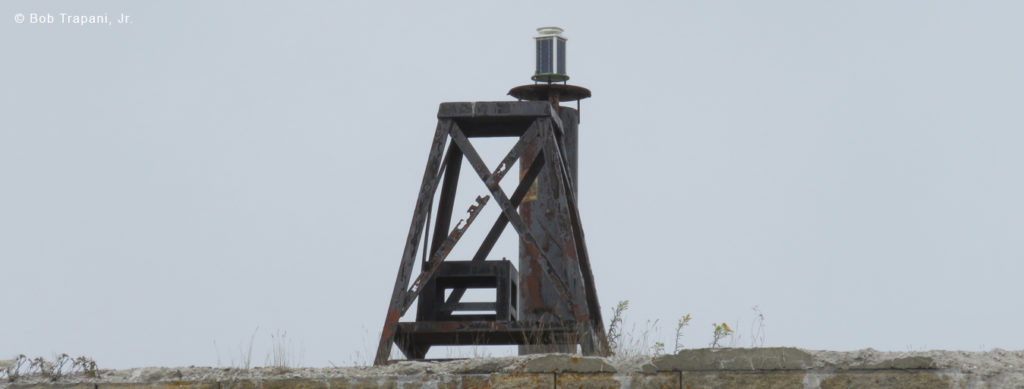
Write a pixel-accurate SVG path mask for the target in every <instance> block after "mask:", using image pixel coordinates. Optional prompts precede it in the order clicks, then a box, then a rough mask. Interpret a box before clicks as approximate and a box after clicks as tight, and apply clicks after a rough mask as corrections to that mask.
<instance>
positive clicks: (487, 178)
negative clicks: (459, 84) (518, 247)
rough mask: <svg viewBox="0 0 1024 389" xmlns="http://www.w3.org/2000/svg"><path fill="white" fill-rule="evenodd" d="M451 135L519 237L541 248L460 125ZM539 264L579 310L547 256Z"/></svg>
mask: <svg viewBox="0 0 1024 389" xmlns="http://www.w3.org/2000/svg"><path fill="white" fill-rule="evenodd" d="M450 135H451V137H452V141H454V142H455V144H456V145H458V146H459V148H460V149H462V152H463V154H465V156H466V159H467V160H469V163H470V165H472V166H473V169H474V170H476V173H477V175H478V176H480V179H481V180H483V181H484V184H485V185H486V186H487V189H488V190H490V191H491V195H493V196H494V200H495V201H497V202H498V205H499V206H501V211H502V213H503V214H504V215H505V217H507V218H508V219H509V223H511V224H512V227H513V228H515V229H516V232H518V233H519V236H520V237H522V238H523V240H524V241H526V243H527V244H530V245H533V246H534V247H539V246H538V245H537V240H536V239H535V238H534V236H533V234H532V233H530V230H529V229H528V228H526V223H524V222H523V219H522V218H521V217H519V213H517V212H516V209H515V207H514V206H513V205H512V202H511V201H509V199H508V196H506V195H505V191H504V190H502V189H501V186H499V185H498V182H497V181H495V180H494V176H492V175H491V173H490V171H489V170H488V169H487V164H485V163H484V161H483V160H482V159H481V158H480V154H477V152H476V149H475V148H474V147H473V145H472V144H471V143H469V139H467V138H466V135H465V134H463V133H462V130H461V129H459V125H458V124H455V123H452V128H451V131H450ZM538 263H539V264H540V266H541V268H542V269H543V270H544V272H545V273H547V275H548V276H549V277H550V278H551V281H552V282H551V284H552V285H553V286H554V287H555V290H556V291H557V292H558V294H559V295H561V296H562V299H563V300H565V301H569V302H570V305H572V306H573V307H574V310H575V309H576V308H577V307H576V304H574V303H572V300H571V299H570V298H569V293H568V288H567V287H566V284H565V281H564V280H562V277H561V276H560V275H559V274H558V273H557V272H555V271H554V268H553V267H552V266H551V261H549V260H548V258H547V257H546V256H542V257H541V260H540V261H539V262H538Z"/></svg>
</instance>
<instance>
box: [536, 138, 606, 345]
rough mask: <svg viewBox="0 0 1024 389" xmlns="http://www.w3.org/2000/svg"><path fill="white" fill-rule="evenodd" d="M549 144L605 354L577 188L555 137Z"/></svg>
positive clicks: (589, 306)
mask: <svg viewBox="0 0 1024 389" xmlns="http://www.w3.org/2000/svg"><path fill="white" fill-rule="evenodd" d="M548 144H549V145H551V147H552V148H554V149H555V152H554V153H552V154H554V155H555V158H554V163H555V164H556V165H557V166H558V167H559V168H560V169H557V170H560V173H561V172H565V174H559V175H560V181H561V183H562V186H563V188H564V193H565V195H566V196H565V199H566V201H567V205H568V209H569V217H570V221H569V224H570V226H571V227H572V234H573V240H574V241H575V246H576V250H577V253H576V257H577V259H578V260H579V267H580V273H581V274H582V276H583V285H584V288H585V290H586V300H587V308H588V310H589V311H590V315H591V323H592V325H593V327H594V332H595V335H596V336H597V346H598V354H602V355H605V354H607V353H609V352H610V351H611V350H610V349H609V347H608V337H607V335H606V333H605V330H604V320H603V319H602V315H601V304H600V302H599V300H598V299H597V286H596V285H595V283H594V273H593V270H592V267H591V264H590V253H589V252H588V251H587V243H586V239H585V238H584V236H583V222H582V221H581V220H580V212H579V208H578V204H577V202H576V189H575V188H574V186H573V184H572V180H570V179H569V177H568V174H567V173H568V171H569V169H568V167H567V166H566V164H565V158H564V156H565V152H564V150H562V149H561V148H560V147H559V145H558V142H556V141H555V139H554V138H553V137H551V138H549V139H548Z"/></svg>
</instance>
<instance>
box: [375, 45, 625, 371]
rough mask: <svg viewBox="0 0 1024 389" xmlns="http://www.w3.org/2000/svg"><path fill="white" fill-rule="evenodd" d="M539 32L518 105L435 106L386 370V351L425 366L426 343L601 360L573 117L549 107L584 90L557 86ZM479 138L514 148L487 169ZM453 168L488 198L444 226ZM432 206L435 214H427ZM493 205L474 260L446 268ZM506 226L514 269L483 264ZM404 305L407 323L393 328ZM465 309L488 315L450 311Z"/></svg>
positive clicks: (556, 49) (557, 52)
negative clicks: (512, 185)
mask: <svg viewBox="0 0 1024 389" xmlns="http://www.w3.org/2000/svg"><path fill="white" fill-rule="evenodd" d="M538 32H539V35H538V36H537V37H536V38H535V39H536V46H537V69H536V71H535V72H534V76H533V79H534V81H537V83H536V84H531V85H524V86H520V87H516V88H513V89H512V90H511V91H509V94H510V95H512V96H513V97H516V98H518V99H519V101H515V102H512V101H506V102H451V103H441V106H440V108H439V109H438V113H437V117H438V123H437V129H436V130H435V132H434V139H433V142H432V143H431V147H430V154H429V156H428V158H427V166H426V169H425V171H424V173H423V180H422V182H421V184H420V191H419V196H418V198H417V200H416V207H415V210H414V211H413V217H412V223H411V225H410V227H409V234H408V236H407V238H406V243H405V249H404V251H403V254H402V260H401V265H400V266H399V269H398V277H397V279H396V280H395V288H394V291H393V293H392V296H391V303H390V306H389V307H388V312H387V316H386V318H385V320H384V328H383V330H382V332H381V339H380V345H379V347H378V349H377V355H376V358H375V360H374V364H376V365H381V364H385V363H387V361H388V358H389V355H390V353H391V347H392V345H393V344H396V345H398V347H399V349H400V350H401V351H402V353H403V354H405V356H406V358H409V359H422V358H424V357H425V356H426V353H427V351H428V350H429V349H430V347H431V346H435V345H520V354H523V353H533V352H575V351H576V347H577V345H579V346H580V348H581V349H582V352H583V353H584V354H586V355H604V354H607V351H608V341H607V338H606V336H605V332H604V324H603V321H602V319H601V308H600V305H599V304H598V300H597V292H596V287H595V285H594V278H593V273H592V272H591V266H590V257H589V255H588V253H587V247H586V243H585V241H584V237H583V229H582V225H581V222H580V215H579V209H578V207H577V201H576V197H577V196H576V195H577V192H576V187H577V174H576V172H577V129H578V123H579V111H578V109H575V110H574V109H572V108H568V107H562V106H560V105H559V102H560V101H579V100H580V99H583V98H587V97H590V91H589V90H587V89H586V88H582V87H578V86H573V85H568V84H566V83H565V82H566V81H567V80H568V78H569V77H568V75H566V74H565V38H564V37H562V36H561V32H562V30H561V29H560V28H557V27H544V28H540V29H538ZM556 82H562V83H561V84H558V83H556ZM483 137H514V138H517V141H516V143H515V145H514V146H513V147H512V149H511V150H509V151H508V153H507V154H506V155H505V158H504V159H503V160H502V161H501V163H499V164H498V166H496V167H494V168H493V169H492V168H490V167H488V166H487V165H486V164H485V163H484V162H483V159H482V158H481V157H480V155H479V154H478V153H477V151H476V149H475V148H474V147H473V144H472V143H471V142H470V139H472V138H483ZM446 145H447V147H446ZM463 160H465V161H466V162H468V163H469V165H470V166H471V167H472V169H473V172H474V173H476V175H477V176H478V177H479V178H480V179H481V180H482V181H483V182H484V184H485V185H486V187H487V189H488V191H489V193H488V194H485V195H483V196H477V198H476V202H475V204H473V205H471V206H470V207H469V209H468V213H469V214H468V216H467V217H466V218H465V219H463V220H459V221H458V223H456V225H455V227H454V228H452V227H451V222H452V210H453V208H454V205H455V204H454V202H455V193H456V190H457V187H458V181H459V175H460V172H461V168H462V165H463ZM517 161H518V162H519V165H520V180H519V184H518V186H517V187H516V189H515V191H513V193H512V194H511V195H509V194H507V193H505V191H504V190H502V188H501V186H499V183H500V181H501V180H502V179H503V178H505V176H506V175H507V173H508V172H509V170H510V169H511V167H512V166H514V165H515V163H516V162H517ZM439 186H440V189H441V190H440V194H439V196H435V195H436V194H437V193H436V192H437V189H438V187H439ZM435 197H437V201H436V202H437V210H436V212H432V209H431V208H432V205H433V204H434V202H435ZM492 197H493V199H494V200H495V202H496V203H497V206H498V207H500V208H501V215H500V216H499V217H498V219H497V220H495V221H494V223H493V224H492V226H491V229H490V231H489V232H488V234H487V236H486V237H485V238H484V240H483V241H482V242H481V243H480V245H479V248H478V249H477V250H476V254H475V255H473V257H472V258H471V259H469V260H447V257H448V254H449V253H451V251H452V249H453V248H454V247H455V245H456V244H458V243H460V238H461V237H462V235H463V234H464V233H465V231H466V229H467V228H469V227H470V225H472V223H473V222H474V221H475V219H476V216H477V214H478V213H479V211H480V209H481V208H483V207H484V206H486V205H487V204H488V203H489V200H491V198H492ZM517 208H518V212H517ZM432 213H435V214H434V215H433V220H431V219H432V218H431V214H432ZM432 222H433V224H434V228H433V231H434V234H433V235H432V236H431V234H430V224H431V223H432ZM509 224H511V225H512V228H513V229H514V230H515V232H516V234H517V235H518V237H519V240H520V255H519V269H518V270H517V269H516V267H515V266H513V264H512V262H510V261H508V260H489V259H488V257H489V256H490V254H491V249H492V248H493V247H494V244H495V243H496V242H497V240H498V238H499V237H500V236H501V234H502V232H503V231H504V230H505V229H506V227H507V226H508V225H509ZM420 239H423V243H422V246H423V250H424V253H423V259H422V261H421V266H420V272H419V274H413V273H414V272H413V270H414V268H415V264H416V256H417V252H418V251H419V248H420V245H421V243H420ZM461 243H463V244H465V243H466V242H461ZM414 276H415V279H413V277H414ZM410 281H411V284H410ZM467 288H488V289H494V290H495V296H496V298H495V301H494V302H484V303H463V302H460V300H461V298H462V296H463V295H464V293H465V291H466V289H467ZM446 291H450V293H446ZM414 301H417V304H418V305H417V314H416V321H414V322H399V319H400V318H401V317H402V316H403V315H405V313H406V312H407V311H408V310H409V308H411V307H412V304H413V302H414ZM467 311H473V312H481V311H485V312H487V313H486V314H465V313H460V312H467Z"/></svg>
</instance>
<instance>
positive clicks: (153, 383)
mask: <svg viewBox="0 0 1024 389" xmlns="http://www.w3.org/2000/svg"><path fill="white" fill-rule="evenodd" d="M5 387H8V388H9V389H23V388H24V389H28V388H39V389H128V388H143V387H144V388H151V389H153V388H156V389H172V388H175V389H177V388H196V389H255V388H263V389H342V388H346V389H347V388H678V389H682V388H687V389H699V388H822V389H832V388H963V389H968V388H1024V352H1022V351H1015V352H1011V351H1003V350H994V351H990V352H986V353H968V352H949V351H931V352H916V353H882V352H877V351H873V350H861V351H854V352H828V351H804V350H798V349H793V348H757V349H716V350H711V349H702V350H686V351H683V352H680V353H679V354H677V355H668V356H661V357H656V358H650V357H638V358H634V359H632V360H620V359H614V358H613V359H605V358H590V357H578V356H572V355H564V354H552V355H542V356H530V357H508V358H487V359H472V360H456V361H446V362H398V363H394V364H392V365H389V366H386V367H380V368H374V367H348V368H324V369H313V368H257V369H248V370H243V369H234V368H196V367H189V368H139V369H128V370H116V371H103V372H102V374H100V377H97V378H86V377H82V376H81V375H77V376H71V377H63V378H61V379H59V380H56V381H52V380H47V379H44V378H43V377H38V376H34V377H22V378H20V379H18V380H16V381H14V382H12V383H4V384H0V388H5Z"/></svg>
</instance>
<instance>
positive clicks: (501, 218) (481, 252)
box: [445, 148, 544, 304]
mask: <svg viewBox="0 0 1024 389" xmlns="http://www.w3.org/2000/svg"><path fill="white" fill-rule="evenodd" d="M535 154H536V156H535V157H533V162H531V163H530V169H529V170H527V171H526V174H525V175H523V178H522V181H520V182H519V185H518V186H516V190H515V191H514V192H512V197H511V198H509V201H511V202H512V206H513V207H518V206H519V204H520V203H522V202H523V198H525V197H526V193H527V192H529V191H530V187H531V186H532V185H533V182H534V181H535V180H536V179H537V176H539V175H540V172H541V170H542V169H543V168H544V151H543V150H539V148H538V150H537V152H536V153H535ZM506 226H508V217H506V216H505V214H504V213H502V214H500V215H498V220H495V221H494V225H493V226H491V230H490V231H488V232H487V236H486V237H484V241H483V243H481V244H480V248H479V249H477V251H476V254H474V255H473V259H472V260H473V261H477V262H479V261H483V260H485V259H487V255H488V254H490V253H491V249H493V248H494V244H495V243H497V242H498V237H500V236H501V234H502V232H504V231H505V227H506ZM465 293H466V288H455V289H452V293H451V294H449V295H448V299H447V300H445V304H455V303H458V302H459V300H460V299H462V296H463V295H464V294H465Z"/></svg>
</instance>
